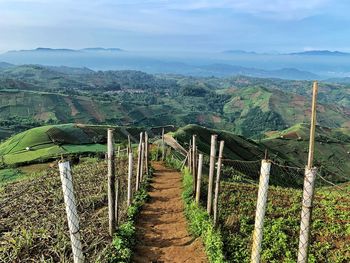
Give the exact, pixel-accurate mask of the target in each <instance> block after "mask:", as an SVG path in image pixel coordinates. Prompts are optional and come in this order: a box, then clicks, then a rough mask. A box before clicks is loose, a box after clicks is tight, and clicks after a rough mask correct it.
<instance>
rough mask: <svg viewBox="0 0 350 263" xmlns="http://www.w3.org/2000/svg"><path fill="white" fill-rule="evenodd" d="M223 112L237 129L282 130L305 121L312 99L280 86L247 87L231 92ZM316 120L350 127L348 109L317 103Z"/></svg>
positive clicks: (255, 132)
mask: <svg viewBox="0 0 350 263" xmlns="http://www.w3.org/2000/svg"><path fill="white" fill-rule="evenodd" d="M231 95H232V97H231V100H230V101H229V102H228V103H226V104H225V106H224V109H223V111H224V114H225V116H228V117H229V118H230V119H231V120H232V121H233V122H234V124H235V127H236V132H238V133H241V134H243V135H245V136H248V137H249V136H256V135H258V136H259V134H261V133H262V132H264V131H267V130H283V129H285V128H288V127H290V126H292V125H294V124H295V123H300V122H308V121H309V118H310V115H311V112H310V108H311V102H310V100H308V99H307V98H305V97H303V96H300V95H298V94H294V93H289V92H288V93H287V92H282V91H281V90H274V89H266V88H264V87H250V88H243V89H239V90H235V91H233V92H231ZM317 110H318V116H317V120H318V123H319V124H320V125H321V126H326V127H345V128H350V123H349V119H350V110H349V109H347V108H343V107H341V106H336V105H327V104H319V105H318V108H317Z"/></svg>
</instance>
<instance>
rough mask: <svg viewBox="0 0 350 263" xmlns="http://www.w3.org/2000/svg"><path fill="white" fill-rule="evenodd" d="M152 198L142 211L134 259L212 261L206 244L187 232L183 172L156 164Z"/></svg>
mask: <svg viewBox="0 0 350 263" xmlns="http://www.w3.org/2000/svg"><path fill="white" fill-rule="evenodd" d="M153 166H154V168H155V173H154V176H153V182H152V184H151V186H152V189H151V191H150V196H151V199H150V201H149V202H148V203H146V204H145V205H144V207H143V209H142V211H141V214H140V216H139V219H138V222H137V223H136V229H137V235H136V238H137V239H136V240H137V245H136V248H135V253H134V257H133V260H132V262H136V263H139V262H147V263H150V262H154V263H161V262H191V263H193V262H194V263H196V262H198V263H201V262H208V261H207V258H206V255H205V252H204V248H203V245H202V243H201V241H200V240H199V239H194V238H193V237H191V236H190V234H189V233H188V231H187V225H186V218H185V216H184V214H183V210H184V206H183V201H182V199H181V185H182V183H181V174H180V173H179V172H177V171H175V170H172V169H170V168H166V167H164V166H163V165H162V164H161V163H158V162H156V163H153Z"/></svg>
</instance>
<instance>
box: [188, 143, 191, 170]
mask: <svg viewBox="0 0 350 263" xmlns="http://www.w3.org/2000/svg"><path fill="white" fill-rule="evenodd" d="M188 168H189V169H190V173H192V141H191V140H190V147H189V149H188Z"/></svg>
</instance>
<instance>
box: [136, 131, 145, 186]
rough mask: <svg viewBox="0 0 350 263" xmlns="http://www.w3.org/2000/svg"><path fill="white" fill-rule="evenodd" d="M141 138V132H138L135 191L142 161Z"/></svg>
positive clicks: (138, 182)
mask: <svg viewBox="0 0 350 263" xmlns="http://www.w3.org/2000/svg"><path fill="white" fill-rule="evenodd" d="M142 138H143V133H142V132H141V133H140V142H139V146H138V151H137V154H138V156H137V173H136V191H137V190H139V186H140V174H141V163H142V155H141V154H142V153H141V151H142V149H141V148H142Z"/></svg>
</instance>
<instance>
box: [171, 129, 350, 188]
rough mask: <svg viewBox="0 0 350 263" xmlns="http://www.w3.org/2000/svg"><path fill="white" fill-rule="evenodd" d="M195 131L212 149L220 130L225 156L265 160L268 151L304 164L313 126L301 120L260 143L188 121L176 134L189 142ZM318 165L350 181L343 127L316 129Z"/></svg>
mask: <svg viewBox="0 0 350 263" xmlns="http://www.w3.org/2000/svg"><path fill="white" fill-rule="evenodd" d="M193 134H196V135H197V141H198V148H199V150H200V151H202V152H205V153H209V152H210V135H211V134H218V140H224V141H225V150H224V158H227V159H231V160H246V161H256V160H261V159H262V158H263V157H264V155H265V150H267V151H268V153H269V157H270V158H271V159H273V160H275V161H277V162H278V163H281V164H287V165H291V166H296V167H304V166H305V165H306V161H307V154H308V146H309V126H308V125H307V124H298V125H295V126H293V127H291V128H289V129H287V130H284V131H281V132H275V133H270V134H269V135H268V136H270V137H269V138H267V139H264V140H262V141H261V142H260V143H257V142H255V141H252V140H249V139H246V138H244V137H242V136H238V135H236V134H233V133H231V132H226V131H221V130H215V129H208V128H204V127H200V126H197V125H188V126H185V127H183V128H180V129H179V130H177V131H176V132H175V133H174V134H173V136H174V138H175V139H177V140H178V141H179V142H180V143H181V144H182V145H185V146H187V145H188V142H189V141H190V138H191V136H192V135H193ZM315 166H317V167H318V168H319V169H320V172H321V173H322V174H323V175H324V176H325V177H326V178H327V177H328V178H332V181H333V182H344V181H348V179H349V178H350V177H349V171H350V136H349V135H346V134H345V133H343V132H342V129H330V128H325V127H321V126H318V127H317V129H316V146H315Z"/></svg>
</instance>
